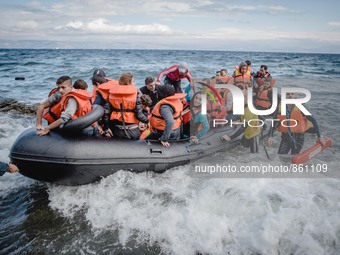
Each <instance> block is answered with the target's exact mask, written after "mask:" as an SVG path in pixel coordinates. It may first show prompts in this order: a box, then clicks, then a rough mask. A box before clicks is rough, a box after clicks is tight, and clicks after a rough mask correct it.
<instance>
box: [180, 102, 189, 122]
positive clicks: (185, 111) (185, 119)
mask: <svg viewBox="0 0 340 255" xmlns="http://www.w3.org/2000/svg"><path fill="white" fill-rule="evenodd" d="M190 120H191V112H190V102H187V103H185V104H184V105H183V112H182V122H183V124H187V123H188V122H190Z"/></svg>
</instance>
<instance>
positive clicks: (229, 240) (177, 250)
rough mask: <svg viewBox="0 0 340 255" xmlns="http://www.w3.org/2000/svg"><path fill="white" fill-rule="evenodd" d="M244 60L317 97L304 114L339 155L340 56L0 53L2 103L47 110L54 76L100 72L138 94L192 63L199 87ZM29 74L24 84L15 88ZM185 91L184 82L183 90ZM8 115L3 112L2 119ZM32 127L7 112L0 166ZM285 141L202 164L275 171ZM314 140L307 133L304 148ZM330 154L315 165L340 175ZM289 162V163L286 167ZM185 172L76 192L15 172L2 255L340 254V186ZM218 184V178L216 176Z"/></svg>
mask: <svg viewBox="0 0 340 255" xmlns="http://www.w3.org/2000/svg"><path fill="white" fill-rule="evenodd" d="M246 59H249V60H251V61H252V63H253V64H252V66H253V68H254V70H255V71H257V70H258V69H259V67H260V65H262V64H266V65H268V67H269V69H268V70H269V72H270V73H271V74H272V76H273V77H274V78H275V79H276V80H277V83H276V84H277V86H278V87H289V86H292V87H303V88H306V89H308V90H310V91H311V93H312V99H311V100H310V102H308V103H307V104H306V107H307V108H308V110H309V111H310V112H311V113H312V114H313V116H314V117H315V118H316V119H317V121H318V123H319V126H320V130H321V132H322V134H323V135H324V136H326V137H331V138H332V140H333V144H334V145H333V147H334V149H335V151H338V150H339V142H340V138H339V127H338V125H340V117H339V113H338V109H339V108H340V102H339V95H340V92H339V78H340V55H332V54H300V53H268V52H227V51H173V50H51V49H46V50H23V49H22V50H20V49H19V50H0V74H1V75H0V77H1V85H0V92H1V93H0V100H14V101H16V102H18V103H20V104H22V105H24V106H27V107H30V106H32V105H33V104H36V103H41V102H42V101H43V100H45V99H46V97H47V94H48V92H49V91H50V90H51V89H52V88H54V87H55V81H56V80H57V78H58V77H59V76H62V75H69V76H71V77H72V79H73V80H76V79H84V80H85V81H86V82H88V84H89V86H90V89H89V90H90V91H91V90H92V85H91V81H90V77H91V76H92V73H93V71H94V70H95V69H96V68H102V69H104V70H105V72H106V74H107V76H108V77H111V78H114V79H118V77H119V75H120V74H121V73H122V72H126V71H129V72H132V73H133V74H134V76H135V83H136V85H137V86H138V87H141V86H143V85H144V79H145V77H147V76H154V77H156V76H157V74H158V73H159V72H160V71H161V70H162V69H164V68H167V67H169V66H171V65H172V64H174V63H178V62H180V61H185V62H187V63H188V65H189V68H190V71H191V72H192V74H193V76H196V77H212V76H213V75H214V74H215V72H216V71H217V70H219V69H221V68H227V69H228V72H229V74H232V72H233V70H234V66H235V65H238V64H239V63H240V62H241V61H244V60H246ZM18 76H24V77H25V80H15V77H18ZM184 85H186V83H185V82H184ZM0 110H1V109H0ZM34 126H35V118H34V116H33V115H24V114H22V113H21V112H20V111H16V110H14V109H11V106H9V107H8V108H7V110H6V111H1V112H0V160H1V161H4V162H8V161H9V159H8V154H9V150H10V148H11V145H12V144H13V143H14V141H15V139H16V137H17V136H18V135H19V134H20V133H21V132H23V131H24V130H26V129H28V128H30V127H34ZM279 140H280V136H279V134H276V142H275V143H274V146H273V147H272V148H269V147H268V146H267V150H268V154H269V156H270V159H269V160H268V159H267V157H266V154H265V152H264V149H263V146H262V145H261V144H262V142H261V143H260V152H259V154H253V155H250V154H249V151H248V149H246V148H243V147H237V148H236V149H234V150H233V151H228V152H224V153H218V154H215V155H213V156H212V157H210V158H209V159H203V160H202V161H203V162H205V163H206V162H208V163H214V164H219V165H223V164H224V165H227V164H229V165H233V166H235V167H241V166H242V165H249V164H254V165H255V164H262V163H268V162H269V163H276V164H281V163H282V161H284V159H282V158H280V157H278V156H277V154H276V153H277V147H278V143H279ZM315 140H316V136H315V135H314V134H308V135H306V141H305V147H308V146H310V145H312V144H313V143H314V142H315ZM339 160H340V157H339V155H338V153H336V154H335V155H333V154H332V153H331V152H330V151H329V150H326V151H325V152H323V153H322V154H320V155H318V156H317V157H316V158H315V159H313V160H312V161H311V163H310V164H327V167H328V171H329V175H330V176H334V175H335V174H333V173H336V172H338V171H339V166H338V162H339ZM284 163H287V162H284ZM191 171H192V170H191V168H190V166H189V165H185V166H181V167H176V168H173V169H170V170H168V171H166V172H165V173H163V174H155V173H151V172H147V173H140V174H135V173H131V172H126V171H119V172H117V173H116V174H113V175H111V176H109V177H107V178H105V179H102V180H101V181H99V182H97V183H92V184H88V185H83V186H77V187H66V186H60V185H54V184H45V183H41V182H38V181H35V180H31V179H29V178H27V177H24V176H21V175H20V174H8V173H6V174H5V175H4V176H2V177H0V254H195V253H197V252H201V253H203V254H204V253H206V254H315V255H316V254H334V255H335V254H339V252H340V220H339V212H340V181H339V180H338V179H337V178H324V176H323V178H284V179H283V178H228V176H227V175H222V176H219V178H211V176H209V175H202V176H195V175H193V174H192V172H191ZM221 177H222V178H221Z"/></svg>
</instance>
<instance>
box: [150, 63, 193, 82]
mask: <svg viewBox="0 0 340 255" xmlns="http://www.w3.org/2000/svg"><path fill="white" fill-rule="evenodd" d="M178 66H179V65H178V64H176V65H173V66H171V67H169V68H167V69H165V70H163V71H162V72H160V73H159V74H158V77H157V81H161V79H162V78H163V76H164V75H166V76H168V77H169V79H170V80H173V81H179V80H181V79H184V78H186V79H187V80H188V81H189V82H190V81H191V73H190V71H189V70H188V71H187V72H186V74H185V75H183V76H181V75H180V74H179V71H178Z"/></svg>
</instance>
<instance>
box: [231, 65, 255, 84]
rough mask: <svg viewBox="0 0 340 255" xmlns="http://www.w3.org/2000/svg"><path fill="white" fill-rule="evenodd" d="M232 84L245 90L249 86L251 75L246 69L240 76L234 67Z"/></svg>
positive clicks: (236, 67)
mask: <svg viewBox="0 0 340 255" xmlns="http://www.w3.org/2000/svg"><path fill="white" fill-rule="evenodd" d="M234 75H235V77H234V84H235V85H236V86H237V87H239V86H241V85H242V86H243V87H244V88H245V89H247V88H248V87H250V86H251V73H250V70H249V68H248V70H247V72H246V73H245V74H242V73H241V72H240V70H239V69H238V66H235V72H234Z"/></svg>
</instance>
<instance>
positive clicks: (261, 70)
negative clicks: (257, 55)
mask: <svg viewBox="0 0 340 255" xmlns="http://www.w3.org/2000/svg"><path fill="white" fill-rule="evenodd" d="M267 70H268V67H267V66H266V65H261V67H260V73H261V74H263V75H265V74H266V73H267Z"/></svg>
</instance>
